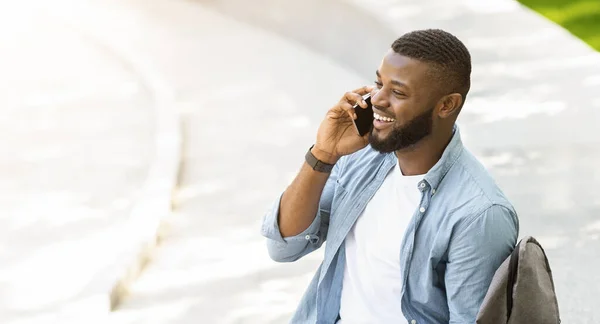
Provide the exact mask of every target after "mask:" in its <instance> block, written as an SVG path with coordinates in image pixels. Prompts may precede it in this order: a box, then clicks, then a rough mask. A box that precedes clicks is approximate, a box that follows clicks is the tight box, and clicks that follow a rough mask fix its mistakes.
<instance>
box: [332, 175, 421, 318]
mask: <svg viewBox="0 0 600 324" xmlns="http://www.w3.org/2000/svg"><path fill="white" fill-rule="evenodd" d="M423 177H424V176H423V175H417V176H404V175H402V171H400V167H399V166H398V165H396V167H395V168H394V169H393V171H391V172H390V173H389V174H388V175H387V176H386V178H385V180H384V182H383V184H382V185H381V187H380V188H379V190H378V191H377V192H376V193H375V195H374V196H373V198H372V199H371V201H369V203H368V204H367V206H366V208H365V210H364V211H363V213H362V215H361V216H360V217H359V218H358V220H357V221H356V223H355V224H354V226H353V227H352V229H351V230H350V232H349V233H348V236H347V237H346V240H345V243H344V244H345V245H346V267H345V269H344V280H343V286H342V296H341V304H340V316H341V320H340V321H339V322H338V323H343V324H355V323H383V324H384V323H404V322H406V319H405V318H404V315H403V314H402V309H401V308H400V305H401V291H402V276H401V274H400V245H401V244H402V239H403V236H404V231H405V229H406V226H407V225H408V223H409V221H410V219H411V218H412V216H413V214H414V212H415V210H416V209H417V207H418V206H419V203H420V200H421V193H420V191H419V189H418V188H417V186H418V183H419V181H421V180H422V179H423Z"/></svg>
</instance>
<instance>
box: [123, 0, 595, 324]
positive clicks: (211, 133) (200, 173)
mask: <svg viewBox="0 0 600 324" xmlns="http://www.w3.org/2000/svg"><path fill="white" fill-rule="evenodd" d="M478 3H479V2H478V1H466V0H464V1H462V0H456V1H452V2H448V1H441V0H435V1H434V0H428V1H419V2H417V1H416V0H414V1H413V0H405V1H395V0H386V1H370V2H369V3H368V5H367V3H366V0H364V1H363V2H359V1H356V2H352V3H351V2H349V0H348V1H341V0H340V1H317V0H315V1H308V0H307V1H306V2H303V6H304V7H302V8H300V7H299V6H296V5H295V4H290V3H289V2H285V4H284V3H283V2H281V1H275V0H256V2H252V5H248V2H246V1H241V0H223V1H218V2H216V1H195V2H194V1H181V2H178V1H162V0H159V1H154V2H151V3H148V2H146V1H141V0H138V1H128V2H127V4H128V7H127V8H128V9H127V10H122V11H119V12H127V13H128V14H131V15H133V16H134V17H135V22H136V27H135V28H137V29H138V31H139V30H143V31H144V32H143V33H139V34H136V36H137V37H135V38H133V39H134V43H135V46H137V50H139V51H140V52H142V53H146V55H149V56H151V57H152V61H153V63H154V64H155V65H156V68H157V70H158V71H160V73H161V74H162V75H163V76H164V77H165V79H166V80H168V82H169V83H170V84H171V85H172V86H173V87H174V88H175V89H176V99H177V103H178V109H179V110H180V111H181V113H182V114H183V117H184V119H185V120H186V132H187V133H186V135H187V144H186V147H185V157H184V170H183V173H182V183H181V190H180V192H179V195H178V202H177V205H178V207H179V209H178V213H177V215H176V216H175V217H173V218H172V220H171V224H170V232H169V235H168V236H167V238H166V239H165V241H164V245H163V246H162V248H160V249H159V251H158V252H157V254H156V255H155V260H154V262H153V264H151V265H150V267H149V268H148V269H147V272H146V273H145V274H144V275H143V276H142V277H141V278H140V280H139V281H138V282H137V283H136V284H135V285H134V286H133V287H132V294H131V296H130V298H129V299H128V300H127V301H125V303H124V304H123V305H122V307H121V309H120V310H119V311H118V312H116V313H115V314H114V316H115V317H114V319H115V322H117V321H122V322H123V323H197V322H198V321H202V322H207V323H281V322H285V321H286V319H287V318H288V317H289V315H290V313H291V312H292V311H293V309H294V307H295V306H296V303H297V301H298V299H299V298H300V295H301V294H302V291H303V290H304V288H305V286H306V283H307V282H308V280H309V278H310V277H311V276H312V273H313V272H314V269H315V268H316V264H317V263H318V260H319V254H318V253H317V254H315V255H311V256H310V257H308V258H307V259H305V260H302V261H301V262H299V263H296V264H283V265H282V264H275V263H273V262H270V260H269V259H268V257H267V255H266V250H265V248H264V245H263V244H264V242H263V240H262V239H261V238H260V237H259V236H258V228H259V227H258V225H259V222H260V217H261V215H262V213H263V211H264V210H265V208H266V207H267V206H268V204H269V202H270V201H271V200H272V199H273V198H274V197H275V195H276V194H278V193H279V192H280V191H281V190H282V189H284V188H285V185H287V183H288V182H289V181H290V180H291V177H292V176H293V175H294V174H295V172H296V171H297V169H298V168H299V166H300V164H301V163H302V158H303V154H304V151H305V150H306V148H307V147H308V146H309V145H310V144H311V143H312V141H313V136H314V134H315V129H316V126H317V124H318V122H319V121H320V120H321V118H322V116H323V113H324V111H325V110H326V109H327V108H328V107H329V106H330V105H331V103H332V102H335V100H336V99H337V97H339V95H340V93H342V92H343V91H345V90H346V89H349V88H352V87H355V86H356V85H357V84H363V83H368V82H370V79H371V77H372V73H373V69H374V68H373V67H374V66H376V64H377V63H378V60H379V59H380V57H381V54H382V53H383V51H385V50H386V48H387V46H389V43H390V42H391V41H392V40H393V39H394V38H395V37H396V36H398V35H400V34H401V33H403V32H405V31H408V30H412V29H416V28H424V27H442V28H445V29H448V30H450V31H452V32H454V33H456V34H457V35H458V36H459V37H461V38H462V39H464V40H465V42H466V43H467V45H468V46H469V48H470V49H471V51H472V54H473V61H474V72H473V89H472V92H471V95H470V98H469V101H468V107H466V108H465V111H464V112H463V115H462V117H461V125H462V130H463V134H464V137H465V141H466V142H467V145H468V146H469V147H471V148H472V150H473V151H474V152H475V153H476V154H477V155H478V156H480V157H481V158H482V159H483V161H484V162H485V163H486V164H487V165H488V166H489V167H490V169H491V170H492V172H493V173H494V174H495V175H496V176H497V178H498V181H499V182H500V184H501V185H502V186H503V188H505V191H506V192H507V194H508V195H509V196H510V197H511V199H512V200H513V202H514V203H515V205H516V207H517V209H518V210H519V212H520V214H521V222H522V223H521V225H522V226H521V234H522V235H534V236H537V237H539V238H540V240H541V242H542V244H544V245H545V247H546V249H547V252H548V254H549V256H550V259H551V264H552V266H553V269H554V273H555V280H556V285H557V290H558V294H559V302H560V306H561V311H562V313H563V321H564V322H565V323H569V322H573V323H596V322H598V320H599V319H600V314H599V313H598V311H597V310H596V308H595V305H596V304H597V301H598V297H597V296H596V291H597V290H598V284H597V283H598V282H600V274H599V273H598V272H597V271H595V268H597V266H598V262H597V259H598V258H597V255H596V252H595V249H594V248H593V247H594V246H596V245H597V244H598V238H599V237H600V226H599V224H600V219H599V217H598V215H599V212H600V207H599V206H600V201H599V200H598V198H597V197H596V196H597V195H596V194H595V191H594V188H596V187H597V186H598V183H600V174H599V173H598V172H597V170H596V166H597V165H598V164H599V162H600V149H599V147H600V146H599V145H598V144H599V143H598V142H599V141H600V136H598V135H597V130H596V125H597V124H598V121H600V113H599V111H600V98H599V97H598V95H597V94H596V93H597V92H593V90H594V89H597V87H598V85H600V55H599V54H598V53H596V52H593V51H591V50H590V49H589V48H587V47H586V46H584V45H583V44H581V43H580V42H578V41H576V40H573V39H572V38H571V37H570V36H569V35H568V34H566V33H565V32H563V31H562V30H560V29H558V28H556V27H554V26H553V25H551V24H549V23H548V22H546V21H544V20H542V19H540V18H539V17H536V16H535V15H533V14H531V13H529V12H527V11H524V10H523V9H521V8H520V7H518V6H517V5H516V3H514V2H512V1H508V0H501V1H500V0H498V1H494V2H486V6H482V5H479V4H478ZM122 5H123V2H121V3H120V4H119V6H122ZM265 8H269V9H268V10H266V9H265ZM223 15H225V16H226V17H225V16H223ZM232 18H233V19H235V20H233V19H232ZM319 18H320V19H319ZM309 22H310V23H309ZM257 27H258V29H257ZM334 28H335V29H334ZM121 37H127V35H121ZM363 43H364V45H361V44H363ZM557 44H559V45H557ZM367 62H368V63H367Z"/></svg>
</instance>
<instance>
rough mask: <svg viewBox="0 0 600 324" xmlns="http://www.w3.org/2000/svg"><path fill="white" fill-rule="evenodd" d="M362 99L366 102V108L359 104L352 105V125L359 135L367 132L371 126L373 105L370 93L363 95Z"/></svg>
mask: <svg viewBox="0 0 600 324" xmlns="http://www.w3.org/2000/svg"><path fill="white" fill-rule="evenodd" d="M363 100H364V101H365V102H366V103H367V108H363V107H361V106H359V105H356V106H354V112H355V113H356V119H355V120H354V126H355V127H356V131H358V134H359V135H360V136H365V134H367V133H369V132H370V131H371V129H372V128H373V105H372V104H371V95H370V94H366V95H364V96H363Z"/></svg>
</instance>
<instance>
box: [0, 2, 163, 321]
mask: <svg viewBox="0 0 600 324" xmlns="http://www.w3.org/2000/svg"><path fill="white" fill-rule="evenodd" d="M32 4H33V3H32V2H28V1H16V2H15V1H12V2H10V3H9V2H2V4H0V39H1V40H2V41H0V53H2V60H0V71H2V73H0V138H2V140H1V141H0V169H1V170H2V176H1V177H0V264H1V265H2V266H1V267H0V322H1V323H52V321H54V320H58V319H59V318H61V316H62V315H60V314H64V313H65V312H68V311H69V309H68V306H67V305H71V306H72V304H73V303H76V302H77V301H78V300H79V299H80V297H81V294H82V292H83V291H85V288H86V287H87V286H88V285H89V283H90V282H91V280H92V278H93V277H94V275H96V274H97V273H98V272H99V271H100V270H101V269H103V268H105V267H106V266H107V265H108V264H109V263H110V262H109V260H110V259H111V258H114V256H115V255H116V251H118V250H115V248H116V249H118V247H114V246H111V245H109V244H107V243H109V242H111V238H114V236H113V234H114V233H115V232H114V230H115V229H120V227H119V226H120V225H122V220H123V218H124V217H126V215H128V213H129V211H130V208H131V206H132V204H133V202H134V200H135V199H136V192H137V190H139V188H140V186H141V184H142V182H143V181H144V179H145V177H146V175H147V171H148V170H147V168H148V162H149V161H150V160H151V157H152V154H153V145H154V144H153V138H154V129H153V127H154V126H153V125H154V116H153V111H152V109H149V108H148V107H151V97H150V95H149V93H148V92H147V90H146V89H145V88H144V85H143V84H141V83H140V82H139V80H138V78H137V76H136V75H134V74H132V73H131V72H130V71H128V69H127V68H126V67H125V66H124V62H122V61H121V60H120V58H119V57H115V56H114V55H113V53H111V52H109V51H107V49H106V48H104V47H103V46H102V44H99V43H97V42H95V41H93V40H91V39H87V38H86V35H84V34H81V33H80V32H79V30H73V29H71V28H70V27H68V26H66V25H64V24H63V23H62V22H61V21H56V20H54V19H53V18H51V17H49V16H48V15H46V14H45V13H44V12H43V11H41V10H36V7H35V6H32Z"/></svg>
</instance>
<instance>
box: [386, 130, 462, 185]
mask: <svg viewBox="0 0 600 324" xmlns="http://www.w3.org/2000/svg"><path fill="white" fill-rule="evenodd" d="M451 139H452V130H450V131H443V132H439V133H438V134H431V135H429V136H427V137H426V138H424V139H423V140H421V141H420V142H419V143H417V144H416V145H414V146H411V147H409V148H406V149H402V150H399V151H396V152H395V153H396V157H397V158H398V164H399V165H400V170H402V174H403V175H406V176H412V175H420V174H425V173H427V172H428V171H429V170H431V168H433V166H434V165H435V164H436V163H437V162H438V161H439V160H440V158H441V157H442V154H443V153H444V150H445V149H446V146H448V143H450V140H451Z"/></svg>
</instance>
